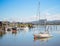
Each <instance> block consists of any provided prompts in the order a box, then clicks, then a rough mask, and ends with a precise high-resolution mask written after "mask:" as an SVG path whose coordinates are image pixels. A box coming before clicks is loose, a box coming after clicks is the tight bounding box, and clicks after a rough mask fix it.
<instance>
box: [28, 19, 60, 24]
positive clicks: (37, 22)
mask: <svg viewBox="0 0 60 46" xmlns="http://www.w3.org/2000/svg"><path fill="white" fill-rule="evenodd" d="M28 23H32V24H35V25H44V24H47V25H60V20H53V21H47V20H46V19H42V20H38V21H32V22H28Z"/></svg>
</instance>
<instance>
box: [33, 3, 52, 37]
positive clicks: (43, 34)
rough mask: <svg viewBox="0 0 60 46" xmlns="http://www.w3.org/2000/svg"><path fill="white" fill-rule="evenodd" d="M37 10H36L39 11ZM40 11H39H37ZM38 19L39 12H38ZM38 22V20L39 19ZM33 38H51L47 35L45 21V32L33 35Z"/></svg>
mask: <svg viewBox="0 0 60 46" xmlns="http://www.w3.org/2000/svg"><path fill="white" fill-rule="evenodd" d="M39 6H40V2H39ZM39 8H40V7H39ZM39 8H38V9H39ZM39 10H40V9H39ZM39 17H40V12H39ZM39 20H40V18H39ZM34 37H41V38H48V37H51V35H50V34H49V31H48V28H47V30H46V21H45V32H40V33H38V34H34Z"/></svg>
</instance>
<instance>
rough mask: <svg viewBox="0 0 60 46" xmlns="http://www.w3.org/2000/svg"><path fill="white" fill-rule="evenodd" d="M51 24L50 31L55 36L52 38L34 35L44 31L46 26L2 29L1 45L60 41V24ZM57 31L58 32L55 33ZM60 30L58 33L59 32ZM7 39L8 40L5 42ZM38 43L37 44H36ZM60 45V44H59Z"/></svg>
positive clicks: (45, 44)
mask: <svg viewBox="0 0 60 46" xmlns="http://www.w3.org/2000/svg"><path fill="white" fill-rule="evenodd" d="M47 26H49V29H48V31H49V32H50V34H52V35H53V37H50V38H35V37H34V36H33V34H34V32H35V33H39V32H40V31H42V32H44V31H45V27H44V26H38V27H34V28H31V29H23V30H21V29H20V28H18V30H7V31H5V30H3V31H0V46H7V44H9V45H10V46H14V45H15V46H53V45H54V44H56V42H57V43H60V41H59V40H60V35H59V34H58V33H59V32H60V26H59V25H47ZM54 32H56V33H54ZM57 32H58V33H57ZM5 41H7V42H8V43H7V42H5ZM34 44H36V45H34ZM59 46H60V44H59Z"/></svg>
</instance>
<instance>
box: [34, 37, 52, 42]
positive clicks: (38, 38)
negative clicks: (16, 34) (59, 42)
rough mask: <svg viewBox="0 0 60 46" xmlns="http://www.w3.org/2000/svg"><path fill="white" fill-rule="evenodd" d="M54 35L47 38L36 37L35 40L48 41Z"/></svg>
mask: <svg viewBox="0 0 60 46" xmlns="http://www.w3.org/2000/svg"><path fill="white" fill-rule="evenodd" d="M51 38H52V37H48V38H47V37H45V38H40V37H34V41H37V40H40V41H41V42H47V41H48V40H50V39H51Z"/></svg>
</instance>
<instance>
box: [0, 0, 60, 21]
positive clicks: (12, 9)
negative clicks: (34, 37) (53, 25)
mask: <svg viewBox="0 0 60 46" xmlns="http://www.w3.org/2000/svg"><path fill="white" fill-rule="evenodd" d="M39 1H40V19H47V20H60V0H0V20H3V21H4V20H7V21H19V22H22V21H23V22H27V21H35V20H38V19H39V16H38V15H37V12H38V10H37V9H38V2H39Z"/></svg>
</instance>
